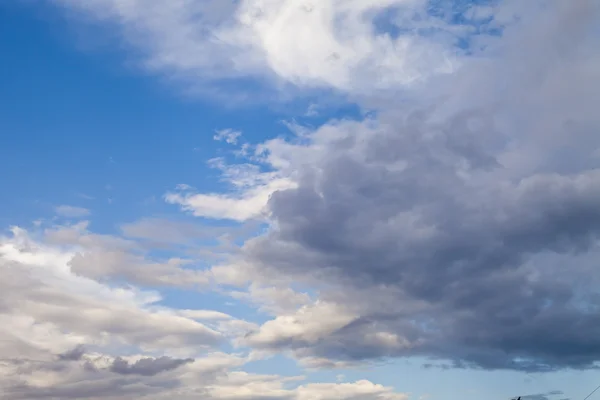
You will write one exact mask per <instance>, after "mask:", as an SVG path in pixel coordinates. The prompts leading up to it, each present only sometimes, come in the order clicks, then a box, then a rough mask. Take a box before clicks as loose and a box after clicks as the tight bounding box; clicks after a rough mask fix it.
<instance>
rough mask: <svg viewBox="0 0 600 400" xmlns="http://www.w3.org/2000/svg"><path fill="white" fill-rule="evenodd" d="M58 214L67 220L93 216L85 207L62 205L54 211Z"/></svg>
mask: <svg viewBox="0 0 600 400" xmlns="http://www.w3.org/2000/svg"><path fill="white" fill-rule="evenodd" d="M54 211H55V212H56V214H58V215H60V216H61V217H66V218H83V217H87V216H89V215H90V214H91V212H90V210H88V209H87V208H83V207H75V206H67V205H62V206H58V207H56V208H55V209H54Z"/></svg>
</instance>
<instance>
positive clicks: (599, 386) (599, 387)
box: [583, 385, 600, 400]
mask: <svg viewBox="0 0 600 400" xmlns="http://www.w3.org/2000/svg"><path fill="white" fill-rule="evenodd" d="M598 389H600V385H598V387H597V388H596V389H594V391H593V392H592V393H590V394H588V395H587V396H586V397H585V399H583V400H587V399H588V398H589V397H590V396H591V395H593V394H594V393H596V390H598Z"/></svg>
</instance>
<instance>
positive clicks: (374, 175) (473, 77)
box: [215, 1, 600, 371]
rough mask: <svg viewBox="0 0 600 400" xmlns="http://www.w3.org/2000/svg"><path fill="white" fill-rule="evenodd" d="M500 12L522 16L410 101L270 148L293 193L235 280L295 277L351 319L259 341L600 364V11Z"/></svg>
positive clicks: (470, 360)
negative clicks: (597, 265) (598, 288)
mask: <svg viewBox="0 0 600 400" xmlns="http://www.w3.org/2000/svg"><path fill="white" fill-rule="evenodd" d="M542 5H543V7H542ZM501 11H502V12H505V13H506V14H504V16H503V18H508V16H509V15H513V14H515V13H516V14H515V15H516V16H517V17H518V18H517V20H519V21H521V22H517V23H515V24H513V25H511V26H507V27H506V28H505V29H504V31H503V33H502V36H499V37H498V38H497V39H495V40H487V39H486V41H485V45H486V46H487V47H486V48H485V51H483V52H482V53H481V54H478V56H476V57H475V56H474V57H472V58H471V59H464V60H463V64H462V65H461V68H460V69H458V70H456V71H455V72H454V73H453V75H452V76H451V77H450V78H443V77H438V78H436V79H433V80H431V81H430V82H428V83H427V84H424V85H423V86H421V87H419V91H417V92H415V93H410V94H411V96H413V97H412V102H411V103H409V104H407V105H406V106H405V107H404V108H403V109H397V108H395V106H396V103H392V104H391V105H390V106H389V107H386V106H384V105H381V104H380V106H379V109H378V110H377V113H376V115H373V116H369V117H367V118H365V119H363V120H357V121H350V120H341V121H330V122H328V123H326V124H324V125H323V126H320V127H318V128H315V129H311V128H308V127H307V128H304V129H303V130H302V132H301V134H300V135H297V136H296V137H294V138H292V139H291V140H288V141H285V140H283V139H273V140H269V141H267V142H265V143H263V144H261V145H259V146H257V149H260V151H259V150H257V154H262V155H263V157H262V158H261V162H264V163H267V164H268V165H269V166H270V168H272V169H273V170H274V171H275V173H276V176H277V177H278V179H288V180H289V181H290V182H292V183H293V186H292V187H290V188H287V189H285V188H284V189H280V190H278V191H275V192H273V193H272V195H271V196H270V200H269V202H268V204H267V207H266V211H265V215H266V216H268V221H269V223H270V229H269V230H268V231H267V232H266V233H265V234H264V235H262V236H260V237H257V238H255V239H252V240H249V241H247V242H246V244H245V246H244V249H243V254H242V255H241V256H240V258H239V262H238V263H233V264H230V267H229V270H228V271H229V272H228V273H229V276H232V277H233V276H238V277H240V276H247V275H248V274H249V271H253V272H252V273H253V274H254V276H258V275H262V276H278V275H279V276H285V277H287V278H288V279H290V280H295V281H296V282H299V283H301V284H304V285H307V286H310V287H313V288H315V290H318V291H319V293H320V295H319V296H320V299H321V300H320V301H321V302H322V304H330V305H335V307H336V312H335V315H337V316H340V317H341V316H348V320H344V321H343V323H340V324H339V325H336V324H333V321H334V320H332V318H330V317H329V316H323V315H321V314H320V313H317V312H311V313H305V314H303V311H302V310H303V308H300V309H299V310H298V312H297V314H294V313H290V312H289V310H280V311H278V314H277V315H276V316H275V319H273V320H271V321H268V322H266V323H264V324H263V326H262V327H261V328H260V330H259V331H258V333H255V334H253V335H250V336H249V340H251V341H252V340H253V342H252V345H253V346H257V347H259V348H264V349H271V350H282V351H283V350H286V349H292V350H293V351H294V353H295V354H296V356H297V357H298V358H299V359H308V360H329V361H330V362H331V363H336V362H355V361H359V360H369V359H376V358H379V357H388V356H397V357H400V356H413V355H419V356H426V357H431V358H433V359H443V360H449V361H450V362H451V365H453V366H455V367H477V368H486V369H515V370H527V371H549V370H555V369H561V368H569V367H572V368H590V367H593V366H594V365H596V362H597V361H599V360H600V341H598V339H597V338H598V337H599V336H598V331H597V327H598V322H599V321H598V318H597V315H596V312H595V310H596V309H597V307H598V303H597V297H596V295H595V285H596V284H597V283H598V279H597V274H596V273H595V270H594V268H593V265H594V260H596V259H597V257H598V254H599V250H600V247H599V244H600V242H599V235H600V214H599V213H598V207H597V204H598V202H599V201H600V191H599V190H598V188H600V159H599V158H598V149H599V148H600V140H599V139H598V136H597V135H596V134H595V132H597V130H598V128H599V127H600V119H599V117H598V113H597V112H596V111H595V110H594V108H593V106H592V105H593V104H598V102H600V95H599V94H600V90H599V89H600V88H599V87H598V82H600V80H599V78H600V75H599V71H600V69H598V68H597V67H598V65H600V53H599V52H598V47H597V46H596V42H597V37H598V36H597V34H598V32H597V30H596V29H595V26H597V23H598V21H599V20H600V9H599V7H598V5H597V4H596V3H595V2H592V1H582V2H576V3H573V2H569V3H565V2H545V3H543V4H542V2H532V3H527V5H517V4H516V3H514V2H505V3H503V6H501V8H500V9H497V10H494V15H500V16H502V13H501ZM534 15H535V17H534ZM508 19H511V18H508ZM576 21H577V22H576ZM215 270H216V271H220V270H219V268H216V269H215ZM236 271H237V272H236ZM236 274H237V275H236ZM302 307H304V306H302ZM332 307H333V306H332ZM329 322H331V323H332V324H333V325H332V326H331V329H327V330H326V331H323V329H324V328H323V327H324V326H329V325H323V324H324V323H329ZM325 364H326V363H325Z"/></svg>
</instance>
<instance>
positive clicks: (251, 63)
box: [54, 0, 475, 93]
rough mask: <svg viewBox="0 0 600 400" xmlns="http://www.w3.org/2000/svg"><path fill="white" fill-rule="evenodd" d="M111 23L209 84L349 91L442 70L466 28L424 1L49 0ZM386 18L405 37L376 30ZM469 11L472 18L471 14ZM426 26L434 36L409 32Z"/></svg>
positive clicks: (151, 55) (149, 64)
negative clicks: (247, 82) (258, 81)
mask: <svg viewBox="0 0 600 400" xmlns="http://www.w3.org/2000/svg"><path fill="white" fill-rule="evenodd" d="M54 3H56V4H59V5H62V6H64V7H69V8H71V9H74V10H78V11H80V12H82V13H85V14H86V15H88V16H92V17H93V18H95V19H99V20H101V21H105V22H107V23H110V24H114V25H116V26H117V27H118V28H119V29H120V30H121V32H122V35H123V40H124V41H126V42H127V43H129V44H130V45H131V46H133V47H134V48H136V49H138V50H141V52H142V53H143V54H144V57H145V59H144V65H145V67H146V68H149V69H152V70H157V71H162V72H167V73H169V74H175V75H176V76H182V77H185V78H186V79H187V80H188V81H190V82H204V83H211V82H212V83H214V82H215V81H218V80H219V79H223V78H236V77H249V76H250V77H255V78H267V79H270V80H272V81H282V82H284V83H292V84H294V85H297V86H299V87H309V88H310V87H316V88H319V87H320V88H334V89H337V90H341V91H344V92H350V93H359V92H364V91H365V90H366V91H371V90H373V89H383V90H389V89H390V88H393V87H395V88H397V87H398V86H403V85H410V84H413V83H415V82H419V81H422V80H424V79H425V78H427V77H428V76H430V75H435V74H440V73H448V72H450V71H452V70H453V69H454V68H455V65H454V64H455V63H456V62H457V60H456V59H457V56H456V53H457V52H456V48H454V47H453V46H454V45H453V42H455V41H456V38H457V37H461V36H464V35H468V34H470V33H472V32H474V30H475V28H473V27H471V26H468V25H464V26H458V25H453V24H450V23H449V20H450V16H449V15H440V16H436V17H434V16H433V15H432V14H431V13H428V11H427V7H428V3H427V2H426V1H424V0H377V1H370V2H364V1H340V0H323V1H318V2H305V3H298V2H297V1H296V0H269V1H265V0H243V1H240V2H232V1H221V0H211V1H204V2H189V1H171V2H168V3H165V2H162V1H156V0H151V1H150V0H148V1H146V0H144V1H141V0H129V1H126V2H124V1H119V0H91V1H87V2H81V1H78V0H54ZM392 13H393V16H394V18H389V21H387V22H388V23H389V24H390V25H395V26H396V28H399V30H400V29H401V30H404V31H405V32H409V33H410V34H402V35H399V36H396V35H390V34H389V32H388V31H386V30H381V29H380V27H379V26H378V24H380V22H379V20H380V19H381V18H382V16H383V17H385V16H386V14H390V15H391V14H392ZM473 15H474V16H475V14H473ZM432 27H433V28H434V29H436V31H435V32H437V33H436V34H433V35H426V34H421V35H419V33H420V31H421V30H425V29H430V28H432Z"/></svg>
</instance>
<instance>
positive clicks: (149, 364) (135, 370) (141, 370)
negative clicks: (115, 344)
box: [110, 356, 194, 376]
mask: <svg viewBox="0 0 600 400" xmlns="http://www.w3.org/2000/svg"><path fill="white" fill-rule="evenodd" d="M193 361H194V359H193V358H186V359H174V358H171V357H165V356H163V357H159V358H150V357H146V358H142V359H140V360H138V361H136V362H134V363H131V364H130V363H129V362H128V361H127V360H125V359H123V358H121V357H117V358H115V359H114V360H113V362H112V365H111V366H110V371H111V372H114V373H116V374H122V375H143V376H154V375H157V374H159V373H161V372H165V371H169V370H172V369H175V368H177V367H180V366H181V365H183V364H187V363H190V362H193Z"/></svg>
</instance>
